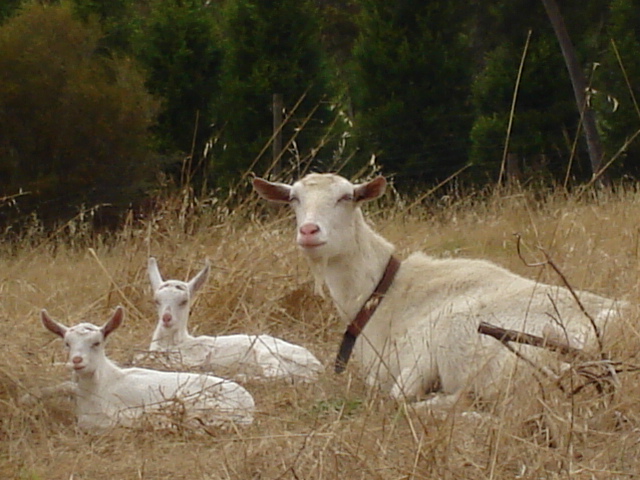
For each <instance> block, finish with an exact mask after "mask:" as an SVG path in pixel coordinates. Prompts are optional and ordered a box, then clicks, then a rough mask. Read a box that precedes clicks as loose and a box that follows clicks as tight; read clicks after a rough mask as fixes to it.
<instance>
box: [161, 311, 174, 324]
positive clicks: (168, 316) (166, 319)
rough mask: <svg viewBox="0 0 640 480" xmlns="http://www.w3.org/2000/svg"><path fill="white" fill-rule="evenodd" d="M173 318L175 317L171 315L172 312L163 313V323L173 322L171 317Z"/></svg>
mask: <svg viewBox="0 0 640 480" xmlns="http://www.w3.org/2000/svg"><path fill="white" fill-rule="evenodd" d="M172 318H173V317H171V314H170V313H165V314H163V315H162V322H163V323H171V319H172Z"/></svg>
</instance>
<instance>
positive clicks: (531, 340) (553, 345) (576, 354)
mask: <svg viewBox="0 0 640 480" xmlns="http://www.w3.org/2000/svg"><path fill="white" fill-rule="evenodd" d="M478 332H479V333H482V334H483V335H489V336H491V337H493V338H496V339H497V340H499V341H501V342H503V343H504V342H516V343H523V344H525V345H531V346H534V347H541V348H546V349H549V350H551V351H554V352H557V353H559V354H561V355H566V356H569V357H571V358H572V359H575V358H581V357H582V358H584V357H586V355H585V353H584V352H583V351H582V350H580V349H579V348H575V347H572V346H571V345H568V344H565V343H562V342H558V341H557V340H554V339H551V338H543V337H539V336H537V335H531V334H530V333H524V332H519V331H516V330H509V329H506V328H502V327H497V326H495V325H491V324H490V323H487V322H480V325H479V326H478Z"/></svg>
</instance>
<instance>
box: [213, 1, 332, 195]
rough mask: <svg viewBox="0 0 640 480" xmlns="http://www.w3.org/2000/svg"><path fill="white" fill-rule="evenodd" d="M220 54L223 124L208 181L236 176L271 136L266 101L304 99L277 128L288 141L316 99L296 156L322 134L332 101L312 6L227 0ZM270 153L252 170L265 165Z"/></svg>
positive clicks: (219, 120) (218, 181)
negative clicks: (279, 96) (276, 96)
mask: <svg viewBox="0 0 640 480" xmlns="http://www.w3.org/2000/svg"><path fill="white" fill-rule="evenodd" d="M223 38H224V57H223V66H222V75H221V85H220V90H221V91H220V97H219V101H218V102H217V111H216V117H215V118H216V123H217V124H218V125H219V126H220V128H221V131H222V136H221V141H220V142H219V147H220V148H219V149H218V150H217V152H216V156H215V157H214V159H213V166H214V169H213V171H212V175H213V181H214V182H215V183H216V184H218V185H220V184H223V185H224V184H227V183H228V182H230V181H231V182H232V181H236V180H237V179H238V178H239V175H241V174H243V173H245V172H246V170H247V169H248V168H249V165H250V164H251V163H252V161H253V160H254V159H255V158H256V157H257V155H258V153H259V152H260V150H261V149H262V147H263V146H264V145H265V144H266V142H267V141H268V140H269V138H270V137H271V135H272V112H271V101H272V95H273V94H274V93H279V94H282V95H283V98H284V103H285V106H286V107H289V108H291V107H292V106H293V105H294V104H295V103H296V102H297V101H298V100H299V99H300V98H301V97H302V96H303V95H304V100H303V102H302V103H301V104H300V106H299V107H298V108H297V110H296V112H295V114H294V116H293V118H292V119H291V121H290V122H288V124H287V126H286V128H285V129H284V131H283V138H284V140H285V142H286V140H287V139H288V138H291V136H292V135H293V134H294V131H295V129H297V128H300V127H301V126H302V123H303V119H304V118H305V117H306V116H307V115H309V114H310V113H311V112H312V110H313V109H314V108H316V107H318V106H319V108H318V110H317V111H316V113H315V114H314V115H313V117H312V120H311V121H310V122H308V123H307V124H306V125H305V126H304V128H303V129H302V131H301V132H300V133H299V135H298V136H297V138H296V142H297V146H298V150H299V151H300V154H301V155H302V156H305V155H308V154H309V152H310V151H311V150H312V149H313V148H314V147H316V145H317V142H318V139H319V138H320V137H321V136H322V135H323V134H324V132H325V127H326V121H327V119H328V118H329V113H328V107H329V100H331V99H332V98H331V83H330V75H329V73H328V72H329V70H328V66H327V62H326V57H325V54H324V51H323V49H322V45H321V42H320V29H319V25H318V16H317V13H316V9H315V8H314V7H313V5H312V4H311V3H310V2H309V1H307V0H282V1H280V2H272V1H268V0H228V1H227V3H226V5H225V9H224V16H223ZM270 163H271V161H270V159H269V160H268V159H266V158H265V159H263V160H262V161H261V162H260V163H258V164H257V166H256V170H257V171H258V172H264V171H265V169H266V168H268V166H269V165H270Z"/></svg>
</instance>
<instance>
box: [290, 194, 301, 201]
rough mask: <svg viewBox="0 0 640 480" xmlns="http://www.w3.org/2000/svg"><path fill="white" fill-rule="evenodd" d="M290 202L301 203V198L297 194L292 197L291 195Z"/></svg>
mask: <svg viewBox="0 0 640 480" xmlns="http://www.w3.org/2000/svg"><path fill="white" fill-rule="evenodd" d="M289 203H300V199H299V198H298V197H297V196H295V195H291V197H289Z"/></svg>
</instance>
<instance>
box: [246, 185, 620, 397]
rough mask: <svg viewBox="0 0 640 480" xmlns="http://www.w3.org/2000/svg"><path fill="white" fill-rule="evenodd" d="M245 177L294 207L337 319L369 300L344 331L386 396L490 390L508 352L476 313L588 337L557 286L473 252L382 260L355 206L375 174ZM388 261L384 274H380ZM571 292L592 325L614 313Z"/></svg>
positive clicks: (378, 243)
mask: <svg viewBox="0 0 640 480" xmlns="http://www.w3.org/2000/svg"><path fill="white" fill-rule="evenodd" d="M253 186H254V189H255V190H256V191H257V193H258V194H259V195H260V196H261V197H263V198H265V199H267V200H270V201H274V202H280V203H288V204H290V205H291V206H292V208H293V209H294V211H295V214H296V220H297V232H296V238H297V244H298V246H299V247H300V249H301V250H302V251H303V252H304V253H305V254H306V258H307V259H308V261H309V264H310V268H311V272H312V274H313V275H314V277H315V279H316V287H317V288H318V287H319V288H320V289H322V287H323V285H326V287H327V288H328V290H329V293H330V295H331V297H332V299H333V301H334V304H335V306H336V307H337V310H338V312H339V314H340V315H341V317H342V319H343V321H344V323H345V324H349V323H350V322H352V320H353V319H354V318H355V317H356V315H359V314H361V313H362V311H363V310H367V309H369V313H370V312H371V310H373V314H372V316H371V317H370V319H369V321H368V323H366V320H365V324H364V325H363V324H360V325H359V326H358V327H357V328H355V331H354V332H353V335H352V341H355V337H356V336H357V334H358V333H360V331H361V332H362V335H361V336H362V337H363V338H360V339H359V340H358V341H357V342H356V343H355V349H354V358H355V359H356V360H357V361H358V362H359V364H360V366H361V368H363V369H364V374H365V378H366V380H367V382H368V383H369V384H370V385H378V386H380V387H382V388H383V389H385V390H387V391H389V392H390V393H391V394H392V396H393V397H395V398H398V399H412V400H413V399H419V398H420V397H421V396H424V395H425V394H426V393H428V392H433V391H434V390H435V389H436V388H440V389H441V393H440V395H437V396H436V397H434V398H432V399H430V400H429V401H428V402H426V405H431V406H434V407H435V406H445V405H449V404H451V403H453V402H455V401H456V400H457V398H458V396H459V395H460V394H461V393H462V392H469V393H471V394H474V395H476V396H479V397H481V398H485V399H487V398H491V397H495V395H496V394H497V393H499V391H500V389H501V379H504V378H505V377H508V374H507V373H508V372H507V370H505V369H506V368H507V367H513V366H514V363H513V362H515V361H516V358H515V356H514V355H513V354H512V353H511V352H509V351H507V349H505V348H504V346H502V345H501V344H500V342H498V341H496V340H495V339H493V338H489V337H486V336H483V335H480V334H478V325H479V324H480V322H483V321H485V322H489V323H492V324H494V325H497V326H500V327H503V328H509V329H514V330H520V331H526V332H528V333H531V334H534V335H543V334H544V333H545V332H548V331H552V332H553V331H554V330H555V331H557V330H561V331H563V330H564V329H566V331H567V333H568V335H569V338H574V337H575V338H577V339H579V342H582V343H584V341H585V340H586V339H587V338H588V337H589V336H590V339H593V329H592V328H591V326H590V323H589V321H588V319H587V318H586V316H585V315H584V314H583V313H582V312H581V310H580V308H579V306H578V305H577V304H576V302H575V300H574V299H573V298H572V296H571V294H570V291H569V290H568V289H566V288H562V287H555V286H549V285H542V284H539V283H537V282H535V281H532V280H529V279H526V278H523V277H521V276H519V275H516V274H514V273H512V272H510V271H508V270H506V269H504V268H501V267H500V266H498V265H495V264H493V263H491V262H488V261H483V260H472V259H438V258H433V257H430V256H427V255H425V254H423V253H414V254H412V255H410V256H409V257H408V258H407V259H405V260H404V261H402V263H401V264H399V262H396V261H395V260H392V261H390V259H391V258H394V257H393V251H394V246H393V245H392V244H391V243H389V242H388V241H387V240H385V239H384V238H383V237H381V236H380V235H379V234H377V233H375V232H374V231H373V230H372V229H371V227H370V226H369V225H367V223H366V222H365V220H364V217H363V214H362V212H361V210H360V207H359V205H360V204H361V203H362V202H365V201H368V200H373V199H376V198H378V197H380V196H381V195H382V194H383V193H384V190H385V187H386V180H385V179H384V177H378V178H375V179H374V180H372V181H370V182H367V183H363V184H359V185H354V184H352V183H351V182H349V181H348V180H346V179H345V178H343V177H340V176H338V175H333V174H310V175H307V176H305V177H304V178H302V179H301V180H299V181H297V182H295V183H294V184H293V185H287V184H283V183H272V182H268V181H266V180H263V179H260V178H256V179H254V181H253ZM394 262H395V265H393V264H394ZM398 265H399V269H397V273H396V274H395V279H394V280H393V281H392V282H390V283H389V281H388V280H384V281H381V278H383V276H387V275H386V274H385V272H387V271H388V270H389V268H390V267H393V266H395V267H396V268H397V267H398ZM387 266H389V267H387ZM393 273H395V272H392V273H391V275H390V276H391V277H393ZM385 282H386V283H387V284H386V285H385V288H387V287H388V290H386V294H384V293H383V294H382V295H380V294H376V295H377V298H373V297H372V296H371V295H372V292H373V291H374V289H375V288H376V285H378V286H379V287H380V285H381V284H382V283H385ZM379 287H378V288H379ZM577 293H578V295H579V297H580V300H581V302H582V304H583V305H584V306H585V308H586V309H587V311H589V312H591V313H592V315H594V317H595V319H596V322H597V323H598V325H599V327H600V328H603V326H604V324H605V323H606V322H607V320H609V321H614V320H615V319H616V318H617V317H618V311H617V307H618V305H617V304H616V302H614V301H612V300H609V299H607V298H603V297H600V296H597V295H594V294H590V293H587V292H577ZM376 306H377V309H376ZM371 307H373V309H372V308H371ZM558 322H561V323H562V326H561V327H560V326H559V325H558ZM352 326H353V323H352V324H351V325H350V326H349V329H352ZM349 331H350V330H348V332H349ZM347 336H348V334H345V339H346V337H347ZM343 345H344V344H343ZM341 348H342V347H341ZM516 348H519V349H522V350H523V351H526V354H527V355H530V356H531V358H533V359H535V358H536V357H535V356H536V355H541V356H542V355H545V358H546V354H545V353H544V352H542V351H541V349H535V348H533V347H526V346H519V347H516ZM347 358H348V355H347ZM343 360H345V359H344V358H343ZM345 361H346V360H345ZM337 367H338V365H337ZM336 370H337V371H339V368H337V369H336ZM502 386H504V384H502Z"/></svg>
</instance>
